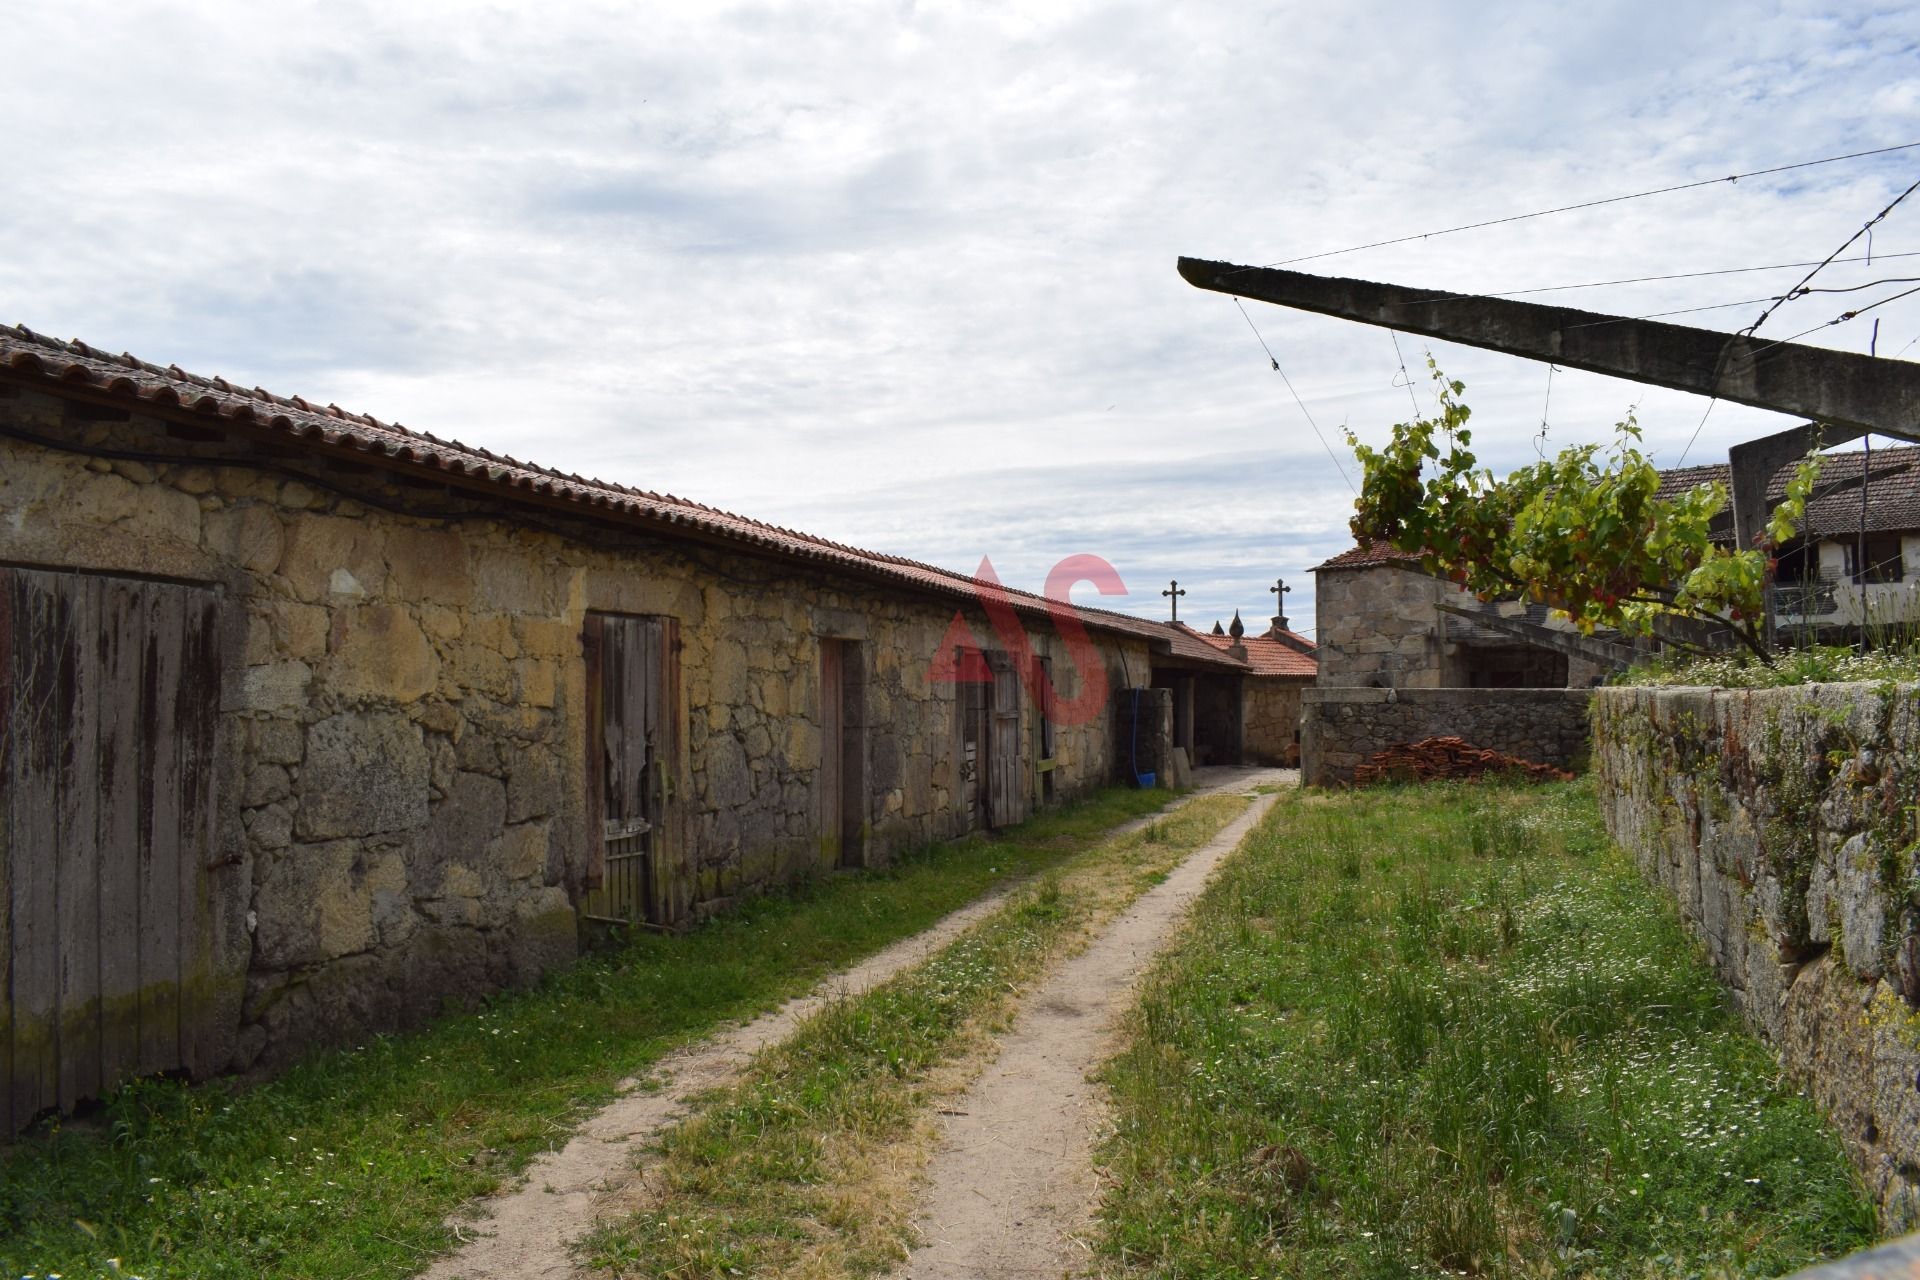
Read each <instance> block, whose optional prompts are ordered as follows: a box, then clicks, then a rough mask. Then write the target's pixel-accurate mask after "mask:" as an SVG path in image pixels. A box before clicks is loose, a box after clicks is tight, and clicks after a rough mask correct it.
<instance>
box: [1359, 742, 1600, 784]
mask: <svg viewBox="0 0 1920 1280" xmlns="http://www.w3.org/2000/svg"><path fill="white" fill-rule="evenodd" d="M1488 774H1494V775H1496V776H1499V777H1511V778H1525V779H1527V780H1528V781H1530V782H1572V781H1573V775H1572V774H1571V773H1568V772H1567V771H1566V770H1565V769H1556V768H1554V767H1553V766H1552V765H1547V764H1535V763H1534V762H1532V761H1531V760H1522V759H1520V757H1518V756H1510V755H1506V754H1503V753H1502V752H1499V751H1489V750H1488V749H1486V748H1485V747H1476V746H1474V745H1473V744H1471V743H1469V742H1467V741H1466V740H1465V739H1464V738H1423V739H1422V740H1421V741H1419V742H1399V743H1395V744H1394V745H1393V746H1390V747H1388V748H1387V749H1386V750H1384V751H1377V752H1375V753H1374V754H1373V755H1372V756H1371V757H1370V758H1369V759H1368V760H1367V762H1366V763H1365V764H1361V765H1357V766H1355V767H1354V770H1353V782H1354V785H1355V786H1366V785H1368V784H1369V783H1374V782H1437V781H1441V780H1444V779H1449V778H1454V779H1464V780H1466V781H1474V780H1477V779H1479V778H1483V777H1486V776H1487V775H1488Z"/></svg>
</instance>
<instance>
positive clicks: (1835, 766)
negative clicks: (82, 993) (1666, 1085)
mask: <svg viewBox="0 0 1920 1280" xmlns="http://www.w3.org/2000/svg"><path fill="white" fill-rule="evenodd" d="M1594 762H1595V766H1596V771H1597V774H1598V791H1599V798H1600V805H1601V810H1602V812H1603V814H1604V815H1605V817H1606V822H1607V828H1608V830H1609V831H1611V832H1612V834H1613V837H1614V839H1615V840H1617V841H1618V842H1619V843H1620V845H1621V846H1622V847H1624V848H1625V849H1627V850H1628V851H1629V852H1630V853H1631V854H1632V855H1633V857H1634V858H1635V860H1636V861H1637V862H1638V863H1639V865H1640V868H1641V870H1642V871H1643V872H1644V873H1645V874H1646V875H1647V876H1648V877H1649V878H1650V879H1652V880H1655V881H1657V882H1658V883H1659V884H1661V885H1662V886H1663V887H1665V888H1666V889H1667V890H1668V891H1669V892H1670V893H1671V894H1672V895H1673V897H1674V899H1675V901H1676V902H1677V903H1678V904H1679V909H1680V914H1681V917H1682V919H1683V920H1684V922H1685V923H1686V925H1687V927H1688V928H1689V929H1690V930H1691V931H1692V932H1693V933H1694V935H1695V936H1696V937H1698V938H1699V939H1700V940H1701V942H1702V943H1703V944H1704V945H1705V947H1706V951H1707V954H1708V956H1709V957H1710V958H1711V960H1712V962H1713V965H1714V967H1715V969H1716V970H1718V972H1719V974H1720V976H1721V978H1722V979H1723V980H1724V981H1725V982H1726V984H1727V986H1728V987H1729V988H1730V989H1731V991H1732V993H1733V998H1734V1001H1735V1002H1736V1003H1737V1004H1738V1006H1739V1008H1740V1010H1741V1012H1742V1013H1743V1014H1744V1015H1745V1017H1746V1020H1747V1022H1748V1024H1749V1025H1751V1026H1752V1027H1753V1028H1754V1030H1755V1031H1756V1032H1758V1033H1759V1034H1760V1035H1761V1036H1763V1037H1764V1038H1765V1039H1766V1040H1767V1041H1768V1042H1769V1043H1770V1044H1772V1046H1773V1047H1774V1049H1775V1050H1776V1051H1777V1052H1778V1053H1779V1055H1780V1060H1781V1062H1782V1064H1783V1066H1784V1067H1785V1068H1786V1069H1787V1071H1788V1072H1789V1074H1790V1075H1791V1076H1792V1077H1793V1078H1794V1079H1795V1080H1796V1081H1798V1082H1799V1083H1800V1084H1802V1085H1803V1086H1804V1087H1805V1088H1807V1089H1808V1090H1809V1092H1810V1093H1811V1094H1812V1095H1813V1097H1814V1098H1815V1099H1816V1100H1817V1101H1818V1102H1819V1103H1820V1105H1821V1106H1822V1107H1823V1108H1824V1109H1825V1110H1826V1112H1827V1114H1828V1116H1829V1117H1830V1118H1831V1120H1832V1121H1833V1123H1834V1125H1835V1126H1836V1128H1837V1129H1838V1130H1839V1132H1840V1133H1841V1135H1842V1137H1843V1138H1844V1139H1845V1141H1846V1143H1847V1146H1848V1147H1849V1149H1850V1150H1851V1152H1852V1154H1853V1156H1854V1158H1855V1160H1856V1162H1857V1163H1858V1164H1859V1166H1860V1168H1861V1170H1862V1171H1863V1172H1864V1173H1865V1174H1866V1177H1867V1180H1868V1183H1869V1185H1870V1186H1871V1188H1872V1190H1873V1192H1874V1193H1875V1195H1876V1196H1877V1198H1878V1200H1879V1203H1880V1206H1881V1216H1882V1220H1883V1224H1884V1225H1885V1226H1886V1227H1887V1228H1888V1229H1889V1230H1912V1229H1913V1228H1914V1227H1915V1226H1920V1013H1917V1012H1916V1009H1920V868H1917V867H1916V837H1917V836H1920V830H1916V822H1920V810H1916V807H1915V804H1916V801H1920V687H1915V686H1911V685H1906V686H1893V685H1887V686H1874V685H1810V686H1805V687H1801V688H1791V689H1765V690H1711V689H1641V688H1621V689H1605V690H1602V691H1600V692H1599V693H1598V694H1597V695H1596V696H1595V701H1594Z"/></svg>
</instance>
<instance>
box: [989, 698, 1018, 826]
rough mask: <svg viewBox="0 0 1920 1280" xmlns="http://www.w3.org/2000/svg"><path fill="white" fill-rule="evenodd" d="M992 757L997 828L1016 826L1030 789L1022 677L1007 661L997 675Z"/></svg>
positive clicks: (991, 796)
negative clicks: (1024, 769) (1023, 753)
mask: <svg viewBox="0 0 1920 1280" xmlns="http://www.w3.org/2000/svg"><path fill="white" fill-rule="evenodd" d="M992 756H993V780H992V784H991V788H990V792H989V795H988V804H989V808H990V810H991V817H992V821H993V825H994V826H996V827H1006V826H1012V825H1013V824H1014V823H1016V822H1018V821H1020V819H1021V818H1022V817H1024V816H1025V814H1024V813H1023V810H1024V808H1025V805H1024V803H1023V801H1024V800H1025V797H1026V788H1025V787H1024V786H1023V785H1022V783H1023V781H1024V780H1023V779H1022V777H1021V776H1020V675H1019V673H1018V672H1016V671H1014V670H1013V669H1012V668H1011V667H1009V666H1006V665H1005V664H1004V661H1003V662H1001V663H996V664H995V668H994V673H993V751H992Z"/></svg>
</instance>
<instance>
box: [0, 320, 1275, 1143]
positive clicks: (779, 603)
mask: <svg viewBox="0 0 1920 1280" xmlns="http://www.w3.org/2000/svg"><path fill="white" fill-rule="evenodd" d="M1052 609H1060V610H1063V611H1064V612H1065V613H1066V614H1067V615H1068V617H1069V618H1070V620H1071V621H1077V622H1078V624H1079V627H1080V628H1081V629H1084V630H1083V634H1084V636H1085V640H1086V643H1085V645H1084V646H1082V647H1079V648H1076V647H1074V646H1073V645H1070V644H1069V643H1068V639H1069V638H1074V639H1077V637H1075V636H1074V632H1075V631H1076V628H1074V627H1073V626H1071V625H1069V626H1068V627H1067V628H1066V632H1067V638H1063V635H1062V632H1061V630H1060V629H1058V628H1057V627H1056V625H1055V618H1054V616H1053V614H1052V613H1051V612H1050V610H1052ZM1176 651H1177V652H1178V654H1179V661H1180V662H1181V663H1182V664H1184V665H1186V666H1187V667H1189V668H1191V669H1193V670H1196V671H1202V672H1205V671H1218V672H1222V673H1231V674H1232V675H1234V676H1235V678H1237V677H1238V675H1239V674H1240V673H1242V672H1244V671H1245V670H1246V668H1247V664H1246V663H1244V662H1241V661H1239V660H1237V659H1235V658H1233V657H1231V656H1229V655H1227V654H1225V653H1220V652H1217V651H1215V650H1214V649H1212V648H1211V647H1210V646H1207V645H1204V644H1198V645H1196V644H1192V643H1190V642H1189V638H1188V637H1187V636H1185V635H1181V634H1178V633H1175V632H1174V631H1172V630H1171V629H1170V628H1168V627H1167V626H1165V625H1163V624H1160V623H1155V622H1149V621H1145V620H1141V619H1135V618H1131V617H1127V616H1125V615H1121V614H1115V613H1109V612H1106V611H1102V610H1095V609H1080V608H1074V607H1072V606H1070V605H1068V606H1055V605H1051V603H1050V602H1048V601H1044V600H1042V599H1040V598H1039V597H1036V596H1032V595H1028V594H1025V593H1021V592H1013V591H1001V590H999V589H998V588H997V587H995V586H994V585H992V584H985V583H981V582H977V581H975V580H974V579H971V578H967V577H964V576H961V575H957V574H952V573H946V572H943V571H941V570H938V569H934V568H931V567H928V566H926V565H922V564H917V563H914V562H911V561H907V560H903V559H900V558H898V557H891V556H885V555H880V554H875V553H871V552H865V551H860V550H858V549H855V548H851V547H846V546H841V545H838V544H835V543H831V542H828V541H825V540H823V539H819V538H814V537H810V536H808V535H805V534H800V533H795V532H792V531H790V530H785V529H780V528H775V527H773V526H770V525H766V524H762V523H759V522H756V521H753V520H748V519H744V518H741V517H738V516H734V515H730V514H728V513H726V512H722V511H718V510H715V509H713V508H710V507H705V506H701V505H699V504H697V503H693V502H687V501H683V500H681V499H677V498H673V497H670V496H662V495H660V494H655V493H648V492H643V491H640V490H637V489H631V488H626V487H623V486H620V485H615V484H609V483H604V482H600V481H591V480H583V479H581V478H580V477H578V476H568V475H562V474H559V473H557V472H554V471H550V470H546V469H543V468H541V467H538V466H534V465H532V464H529V463H524V462H519V461H515V460H514V459H511V458H505V457H500V456H496V455H493V454H490V453H488V452H486V451H484V450H480V449H473V448H468V447H466V446H462V445H459V444H455V443H451V442H448V441H444V440H439V439H436V438H435V437H433V436H431V435H426V434H422V433H417V432H413V431H408V430H405V429H403V428H401V427H399V426H397V425H394V424H388V423H383V422H380V421H377V420H375V419H373V418H370V417H364V416H360V415H356V414H351V413H347V412H344V411H342V410H340V409H338V408H337V407H334V406H320V405H315V404H310V403H308V402H306V401H304V400H301V399H299V398H291V399H290V398H285V397H280V396H274V395H271V394H269V393H266V392H264V391H258V390H247V389H244V388H241V387H237V386H233V385H231V384H229V383H227V382H225V381H223V380H221V379H217V378H215V379H207V378H201V377H196V376H192V375H189V374H186V373H183V372H182V371H180V370H179V369H178V368H160V367H157V366H154V365H150V364H145V363H143V362H141V361H138V360H135V359H133V358H132V357H128V356H113V355H109V354H107V353H105V352H102V351H98V350H95V349H93V348H90V347H87V346H85V345H84V344H80V343H62V342H57V341H53V340H49V339H46V338H43V337H40V336H37V335H35V334H33V333H31V332H29V331H27V330H24V329H12V328H0V725H4V726H5V734H4V736H0V741H3V742H4V743H5V744H6V758H5V761H4V762H3V763H0V919H4V920H5V922H6V930H5V932H4V933H0V992H4V993H6V1000H5V1003H4V1004H0V1126H6V1125H14V1126H17V1125H19V1124H22V1123H25V1122H26V1121H27V1120H29V1119H31V1118H32V1116H33V1115H34V1114H36V1113H37V1112H38V1111H40V1110H41V1109H42V1108H44V1107H47V1106H54V1105H60V1106H65V1105H69V1104H71V1103H73V1102H74V1101H77V1100H78V1099H80V1098H84V1097H88V1096H91V1095H95V1094H98V1093H99V1092H100V1091H101V1090H102V1089H104V1088H106V1087H109V1086H111V1085H112V1084H113V1083H114V1082H115V1081H116V1080H119V1079H122V1078H125V1077H127V1076H129V1075H137V1074H148V1073H152V1072H156V1071H169V1070H185V1071H188V1072H190V1073H192V1074H194V1075H207V1074H212V1073H215V1072H219V1071H223V1070H230V1069H241V1070H245V1069H255V1068H261V1067H266V1066H271V1065H273V1064H276V1063H279V1062H282V1061H284V1060H286V1059H287V1058H289V1057H290V1056H292V1055H293V1054H295V1053H297V1052H298V1051H300V1050H301V1049H303V1048H305V1047H307V1046H310V1045H314V1044H319V1043H327V1042H338V1041H341V1040H344V1039H348V1038H350V1037H353V1036H357V1035H360V1034H362V1033H364V1032H366V1031H368V1030H369V1029H378V1028H388V1027H395V1026H399V1025H403V1024H406V1023H408V1022H411V1021H415V1020H417V1019H419V1018H421V1017H424V1016H426V1015H428V1014H430V1013H432V1012H434V1011H437V1010H438V1009H440V1008H441V1007H442V1004H443V1001H445V1000H446V999H447V998H449V997H455V998H458V997H464V996H469V995H472V994H475V993H479V992H482V991H485V990H488V989H492V988H496V987H500V986H504V985H508V984H518V983H525V982H527V981H530V980H531V979H533V978H534V977H535V976H537V975H538V974H540V973H541V972H542V971H544V970H546V969H548V968H550V967H552V966H554V965H557V964H560V963H563V962H565V961H567V960H568V959H569V958H570V957H572V956H573V955H574V954H575V952H576V948H577V946H578V945H579V944H580V942H581V940H582V939H583V937H586V936H590V935H591V933H592V932H593V931H594V929H595V928H596V927H597V926H595V925H594V923H593V922H594V921H622V922H626V923H627V924H628V925H629V926H630V927H646V926H672V925H675V924H678V923H680V922H682V921H686V920H689V919H691V918H694V917H696V916H698V915H700V914H701V913H703V912H706V911H710V910H712V909H714V908H716V907H718V906H720V905H721V904H724V903H725V902H727V901H728V900H729V899H730V898H732V897H734V896H735V895H738V894H741V893H743V892H748V891H751V890H754V889H756V888H759V887H761V886H766V885H771V884H774V883H777V882H780V881H782V880H785V879H788V878H791V877H794V876H796V875H801V874H804V873H808V872H810V871H813V870H815V869H818V868H827V867H835V866H857V865H866V864H871V863H876V862H881V861H884V860H885V859H886V858H887V856H888V855H889V854H890V853H891V852H892V851H895V850H898V849H902V848H905V847H908V846H913V845H919V844H924V843H926V842H928V841H934V840H941V839H946V838H950V837H953V836H956V835H960V834H963V833H966V832H968V831H972V830H976V829H979V828H984V827H992V826H998V825H1002V824H1004V823H1009V822H1014V821H1018V820H1019V819H1020V818H1022V817H1023V816H1025V815H1026V814H1027V813H1028V812H1030V811H1031V810H1032V809H1033V808H1034V807H1036V806H1038V805H1043V804H1046V803H1050V802H1052V801H1055V800H1059V799H1063V798H1066V797H1069V796H1072V795H1075V794H1077V793H1081V792H1084V791H1086V790H1087V789H1089V788H1092V787H1094V786H1097V785H1100V784H1103V783H1105V782H1107V781H1109V780H1110V779H1113V778H1114V777H1116V776H1117V775H1118V773H1119V772H1120V771H1122V770H1123V769H1124V768H1125V767H1126V765H1125V763H1124V762H1123V760H1122V759H1121V752H1122V750H1123V749H1124V748H1123V747H1122V745H1121V742H1122V738H1123V736H1124V733H1125V730H1126V729H1128V728H1130V727H1131V726H1129V725H1123V724H1122V723H1121V720H1120V718H1119V717H1117V716H1116V714H1115V710H1114V709H1115V708H1116V707H1120V706H1126V705H1128V703H1127V694H1128V690H1129V689H1130V687H1132V686H1136V685H1144V684H1146V683H1148V682H1149V673H1150V672H1151V671H1152V670H1153V668H1154V666H1155V664H1156V663H1157V662H1160V661H1161V660H1163V659H1166V658H1170V657H1171V656H1172V655H1174V654H1175V653H1176ZM1137 704H1138V700H1137V699H1135V700H1133V705H1137ZM1043 709H1044V710H1045V711H1046V712H1047V714H1044V715H1043V714H1042V711H1043Z"/></svg>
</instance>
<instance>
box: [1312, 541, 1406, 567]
mask: <svg viewBox="0 0 1920 1280" xmlns="http://www.w3.org/2000/svg"><path fill="white" fill-rule="evenodd" d="M1419 563H1420V557H1419V555H1418V554H1416V553H1414V552H1412V551H1402V550H1401V549H1400V548H1398V547H1396V546H1394V545H1393V544H1392V543H1391V542H1380V541H1375V542H1369V543H1366V544H1365V545H1363V546H1354V547H1349V548H1347V549H1346V550H1345V551H1342V552H1341V553H1340V554H1339V555H1337V556H1335V557H1334V558H1333V559H1331V560H1328V561H1327V562H1325V563H1324V564H1317V565H1315V566H1313V568H1312V569H1310V570H1308V572H1309V573H1318V572H1320V571H1321V570H1322V569H1365V568H1369V567H1371V566H1373V565H1380V564H1412V565H1418V564H1419Z"/></svg>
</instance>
